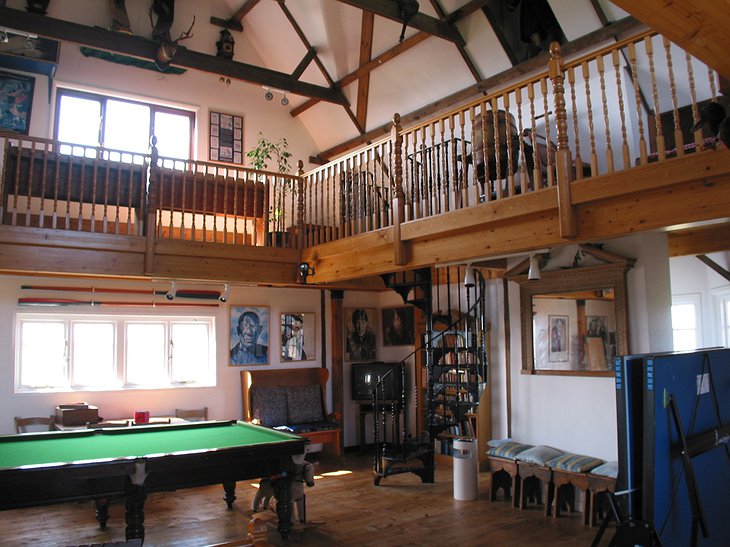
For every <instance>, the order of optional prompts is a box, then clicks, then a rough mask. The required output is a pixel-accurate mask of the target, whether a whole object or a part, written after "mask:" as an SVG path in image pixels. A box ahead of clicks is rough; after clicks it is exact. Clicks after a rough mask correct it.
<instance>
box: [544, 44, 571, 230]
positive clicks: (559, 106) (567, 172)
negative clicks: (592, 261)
mask: <svg viewBox="0 0 730 547" xmlns="http://www.w3.org/2000/svg"><path fill="white" fill-rule="evenodd" d="M548 74H549V76H550V80H551V81H552V83H553V99H554V101H555V122H556V125H557V130H558V150H557V152H556V157H555V166H556V170H557V177H558V218H559V219H560V237H563V238H566V239H572V238H574V237H575V235H576V227H575V212H574V211H573V204H572V201H571V198H570V182H571V181H572V180H573V159H572V157H571V155H570V148H569V147H568V114H567V111H566V109H565V86H564V82H565V76H564V74H563V58H562V57H561V54H560V44H558V43H557V42H553V43H551V44H550V66H549V70H548Z"/></svg>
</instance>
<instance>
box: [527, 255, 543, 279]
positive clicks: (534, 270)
mask: <svg viewBox="0 0 730 547" xmlns="http://www.w3.org/2000/svg"><path fill="white" fill-rule="evenodd" d="M527 279H528V280H529V281H538V280H539V279H540V264H539V262H538V260H537V255H530V269H529V270H528V272H527Z"/></svg>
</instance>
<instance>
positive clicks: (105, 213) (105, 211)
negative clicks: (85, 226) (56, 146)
mask: <svg viewBox="0 0 730 547" xmlns="http://www.w3.org/2000/svg"><path fill="white" fill-rule="evenodd" d="M105 163H106V165H105V166H104V203H103V206H102V216H101V218H102V221H101V224H102V226H101V231H102V232H104V233H105V234H106V233H107V231H108V230H109V218H108V213H109V169H110V166H109V161H108V158H107V161H106V162H105ZM43 170H44V172H45V160H44V166H43Z"/></svg>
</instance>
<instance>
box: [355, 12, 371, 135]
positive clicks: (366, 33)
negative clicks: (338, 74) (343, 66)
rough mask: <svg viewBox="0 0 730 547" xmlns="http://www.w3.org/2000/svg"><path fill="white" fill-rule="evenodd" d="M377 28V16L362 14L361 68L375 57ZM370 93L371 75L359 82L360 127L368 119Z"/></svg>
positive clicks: (361, 77)
mask: <svg viewBox="0 0 730 547" xmlns="http://www.w3.org/2000/svg"><path fill="white" fill-rule="evenodd" d="M374 27H375V14H374V13H372V12H370V11H363V12H362V25H361V28H360V62H359V66H363V65H366V64H367V63H369V62H370V58H371V57H372V55H373V28H374ZM369 93H370V73H369V72H367V73H365V74H363V75H362V76H360V78H359V80H358V82H357V109H356V110H355V115H356V116H357V121H358V123H359V124H360V127H362V128H365V127H366V125H367V118H368V97H369Z"/></svg>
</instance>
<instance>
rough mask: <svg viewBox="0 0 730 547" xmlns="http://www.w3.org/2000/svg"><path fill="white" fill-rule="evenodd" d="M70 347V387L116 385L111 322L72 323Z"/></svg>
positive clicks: (112, 326) (112, 325)
mask: <svg viewBox="0 0 730 547" xmlns="http://www.w3.org/2000/svg"><path fill="white" fill-rule="evenodd" d="M72 348H73V351H72V362H73V377H72V379H71V383H72V384H74V385H78V386H104V385H106V386H110V385H113V384H115V383H116V378H115V373H114V355H115V348H114V324H113V323H74V324H73V345H72Z"/></svg>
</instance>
